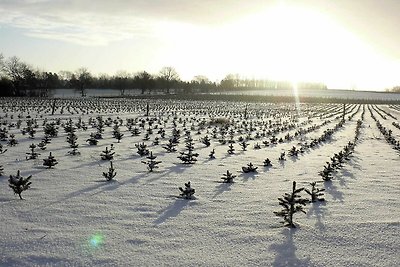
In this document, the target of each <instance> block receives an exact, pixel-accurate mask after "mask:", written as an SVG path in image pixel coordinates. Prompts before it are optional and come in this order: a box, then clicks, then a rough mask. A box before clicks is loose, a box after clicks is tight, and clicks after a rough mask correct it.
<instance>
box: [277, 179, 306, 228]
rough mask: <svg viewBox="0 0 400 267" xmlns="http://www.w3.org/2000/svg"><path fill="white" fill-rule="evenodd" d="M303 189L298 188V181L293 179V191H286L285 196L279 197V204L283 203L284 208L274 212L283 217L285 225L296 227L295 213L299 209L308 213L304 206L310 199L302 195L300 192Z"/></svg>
mask: <svg viewBox="0 0 400 267" xmlns="http://www.w3.org/2000/svg"><path fill="white" fill-rule="evenodd" d="M303 190H304V188H298V189H296V182H295V181H293V187H292V192H291V193H285V194H284V195H283V197H280V198H278V200H279V205H281V206H282V207H283V209H282V210H281V211H274V214H275V215H276V216H279V217H282V218H283V222H282V223H283V224H284V226H287V227H291V228H296V226H295V225H294V222H293V215H294V214H295V213H296V212H299V211H300V212H303V213H306V212H305V211H304V210H303V207H304V206H305V205H306V204H307V203H308V200H307V199H305V198H302V197H301V196H300V192H302V191H303Z"/></svg>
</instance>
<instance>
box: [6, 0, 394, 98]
mask: <svg viewBox="0 0 400 267" xmlns="http://www.w3.org/2000/svg"><path fill="white" fill-rule="evenodd" d="M399 12H400V0H292V1H289V0H287V1H282V0H280V1H278V0H251V1H245V0H243V1H240V0H168V1H167V0H165V1H163V0H130V1H129V0H113V1H110V0H95V1H94V0H0V14H1V15H0V53H3V55H4V56H6V57H9V56H14V55H15V56H18V57H20V58H21V59H22V60H23V61H25V62H27V63H29V64H31V65H33V66H37V67H39V68H41V69H43V70H47V71H54V72H58V71H60V70H70V71H73V70H75V69H77V68H79V67H87V68H88V69H89V70H90V71H91V72H93V73H94V74H100V73H108V74H111V75H112V74H114V73H116V72H117V71H119V70H127V71H128V72H136V71H141V70H146V71H148V72H151V73H157V72H158V70H159V69H160V68H161V67H163V66H174V67H175V68H176V69H177V71H178V72H179V73H180V75H181V77H182V78H183V79H185V80H190V79H191V78H192V77H193V76H195V75H206V76H207V77H209V78H210V79H211V80H220V79H222V78H223V77H224V76H225V75H226V74H228V73H240V74H242V75H246V76H247V77H250V78H251V77H255V78H271V79H277V78H278V79H290V80H293V81H296V80H313V81H321V82H325V83H327V84H328V86H329V87H330V88H335V87H340V88H357V89H377V90H382V89H384V88H387V87H391V86H394V85H400V49H399V44H400V27H399V25H400V16H398V14H399Z"/></svg>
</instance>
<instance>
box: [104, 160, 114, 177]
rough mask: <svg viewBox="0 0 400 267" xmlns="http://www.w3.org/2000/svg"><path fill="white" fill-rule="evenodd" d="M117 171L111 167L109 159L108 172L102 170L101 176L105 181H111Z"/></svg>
mask: <svg viewBox="0 0 400 267" xmlns="http://www.w3.org/2000/svg"><path fill="white" fill-rule="evenodd" d="M116 175H117V173H116V172H115V169H114V167H113V163H112V161H110V167H109V168H108V172H103V176H104V177H105V178H106V180H107V181H111V180H112V179H113V178H114V177H115V176H116Z"/></svg>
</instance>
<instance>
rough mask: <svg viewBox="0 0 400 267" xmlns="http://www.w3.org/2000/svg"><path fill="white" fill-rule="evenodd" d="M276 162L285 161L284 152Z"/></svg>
mask: <svg viewBox="0 0 400 267" xmlns="http://www.w3.org/2000/svg"><path fill="white" fill-rule="evenodd" d="M278 160H279V161H284V160H286V153H285V152H282V153H281V155H280V156H279V158H278Z"/></svg>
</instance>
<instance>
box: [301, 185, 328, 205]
mask: <svg viewBox="0 0 400 267" xmlns="http://www.w3.org/2000/svg"><path fill="white" fill-rule="evenodd" d="M310 185H311V190H308V189H307V188H305V189H304V191H305V192H306V193H307V194H309V195H310V196H311V202H313V203H314V202H317V201H325V199H324V191H325V188H318V187H317V186H316V185H317V182H312V183H310Z"/></svg>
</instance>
